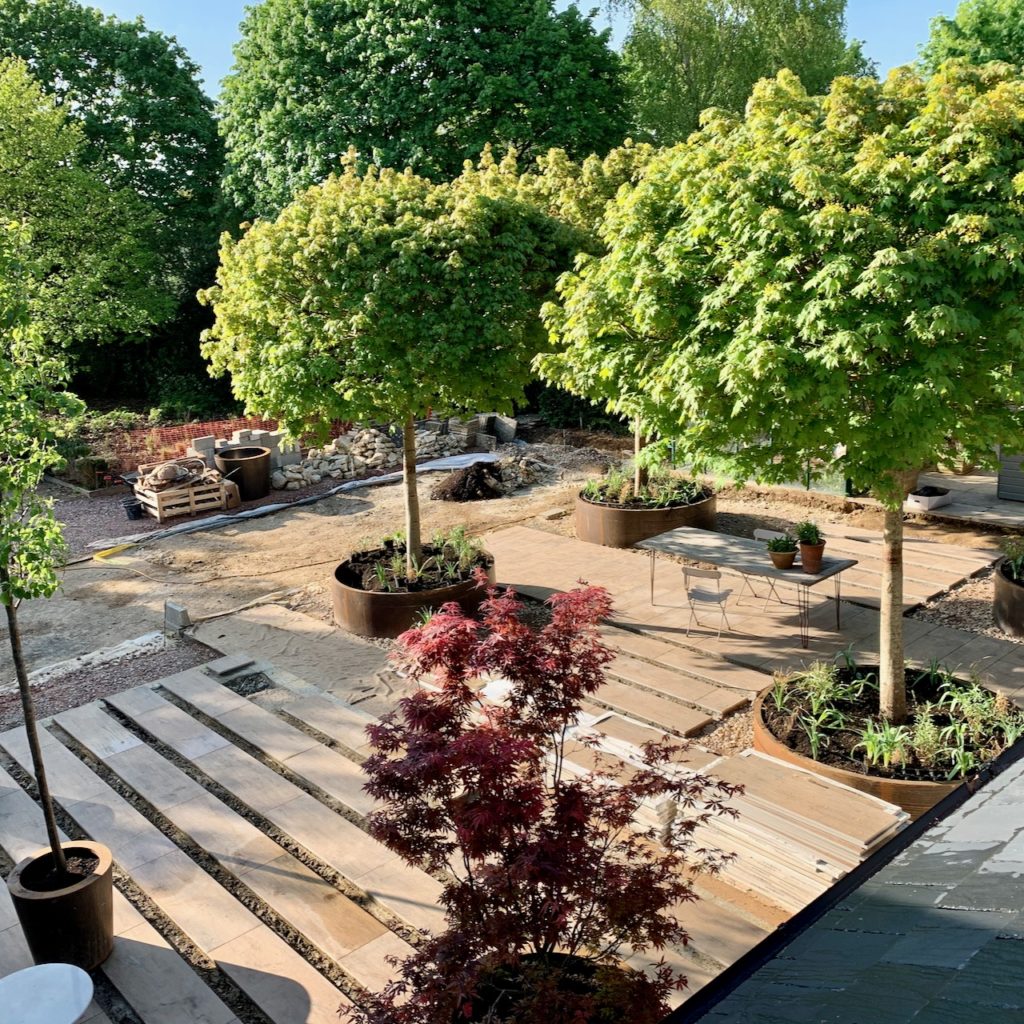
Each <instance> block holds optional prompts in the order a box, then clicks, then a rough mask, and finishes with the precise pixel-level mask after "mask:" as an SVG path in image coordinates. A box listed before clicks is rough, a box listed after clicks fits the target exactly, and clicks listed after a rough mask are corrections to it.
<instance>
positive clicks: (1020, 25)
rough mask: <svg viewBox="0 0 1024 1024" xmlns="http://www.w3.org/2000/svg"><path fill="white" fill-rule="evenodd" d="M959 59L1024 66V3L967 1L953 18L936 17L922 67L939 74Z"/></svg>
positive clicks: (990, 0)
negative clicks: (948, 62)
mask: <svg viewBox="0 0 1024 1024" xmlns="http://www.w3.org/2000/svg"><path fill="white" fill-rule="evenodd" d="M957 57H960V58H963V59H965V60H969V61H970V62H971V63H972V64H987V63H988V62H989V61H991V60H1001V61H1006V62H1007V63H1008V64H1016V65H1018V66H1020V65H1022V64H1024V0H966V2H964V3H962V4H960V6H959V7H958V8H957V10H956V14H955V15H954V16H953V17H952V18H944V17H938V18H933V19H932V24H931V35H930V36H929V38H928V42H927V43H925V45H924V46H923V47H922V48H921V63H922V65H923V66H924V67H925V68H926V69H927V70H928V71H936V70H937V69H938V68H939V66H940V65H941V64H942V63H943V62H944V61H947V60H950V59H952V58H957Z"/></svg>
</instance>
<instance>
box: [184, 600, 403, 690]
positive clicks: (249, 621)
mask: <svg viewBox="0 0 1024 1024" xmlns="http://www.w3.org/2000/svg"><path fill="white" fill-rule="evenodd" d="M193 635H194V636H195V638H196V639H197V640H199V641H201V642H202V643H205V644H208V645H209V646H211V647H213V648H214V649H215V650H218V651H223V652H224V653H225V654H245V655H247V656H249V657H252V658H256V659H259V660H263V661H268V662H271V663H272V664H274V665H276V666H277V667H278V668H282V669H285V670H286V671H288V672H292V673H294V674H295V675H297V676H298V677H299V678H301V679H304V680H305V681H306V682H308V683H312V684H314V685H316V686H320V687H323V688H324V689H337V688H338V687H341V688H342V690H344V688H345V687H346V686H350V687H352V688H353V689H354V690H355V689H358V688H359V687H360V685H361V684H363V683H364V682H365V681H367V680H369V679H372V678H373V677H374V675H375V674H376V673H377V672H379V671H381V669H383V668H385V667H386V665H387V652H386V651H384V650H382V649H381V648H380V647H377V646H375V645H374V644H370V643H367V642H366V641H364V640H360V639H359V638H358V637H354V636H352V635H351V634H348V633H343V632H342V631H341V630H339V629H337V628H335V627H334V626H331V625H328V624H327V623H325V622H323V621H321V620H320V619H314V618H312V617H311V616H309V615H303V614H302V613H301V612H296V611H292V610H290V609H288V608H284V607H282V606H280V605H259V606H257V607H255V608H248V609H246V610H245V611H241V612H237V613H236V614H234V615H227V616H224V617H222V618H219V619H214V620H212V621H210V622H205V623H200V625H198V626H197V627H196V628H195V630H194V634H193Z"/></svg>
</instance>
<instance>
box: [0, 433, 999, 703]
mask: <svg viewBox="0 0 1024 1024" xmlns="http://www.w3.org/2000/svg"><path fill="white" fill-rule="evenodd" d="M579 440H584V441H585V442H586V443H587V445H588V448H589V449H590V450H589V451H587V452H585V453H584V452H580V451H578V450H576V449H572V448H559V447H557V446H553V445H551V444H550V443H547V444H540V445H537V446H535V448H533V450H531V452H530V454H532V455H534V456H535V457H536V458H540V459H543V460H544V461H549V462H559V463H560V464H561V465H562V467H563V475H562V478H561V479H560V480H558V481H557V482H554V483H551V484H546V485H535V486H533V487H531V488H529V489H527V490H524V491H521V492H517V493H516V494H515V495H514V496H512V497H510V498H503V499H496V500H493V501H479V502H469V503H465V504H452V503H447V502H439V501H429V500H428V499H427V498H426V495H427V493H428V491H429V489H430V485H431V483H432V482H433V481H432V476H427V477H426V478H425V479H424V480H423V481H422V485H421V488H420V492H421V496H422V497H421V500H422V504H423V520H424V531H425V533H426V534H427V535H429V534H430V533H431V532H433V531H437V530H445V529H448V528H450V527H452V526H455V525H465V526H466V528H467V529H468V530H469V531H470V532H471V533H473V534H483V533H486V532H488V531H491V530H497V529H501V528H502V527H505V526H511V525H523V526H532V527H535V528H538V529H542V530H549V531H551V532H555V533H560V534H564V535H567V536H571V535H572V534H573V521H572V516H571V510H572V506H573V499H574V496H575V493H576V491H577V490H578V488H579V486H580V482H581V481H582V480H583V479H585V478H586V477H587V476H588V475H590V472H591V471H592V470H591V467H592V466H594V465H595V463H596V464H599V463H600V462H601V461H603V460H604V459H606V458H607V456H606V455H605V456H604V457H603V458H602V456H601V453H600V452H595V451H594V449H593V447H592V446H594V445H595V444H599V443H600V436H597V435H587V437H586V438H580V439H579ZM616 440H617V441H620V442H621V440H622V439H616ZM627 440H628V439H627ZM85 500H86V501H88V500H89V499H85ZM65 508H66V506H63V505H58V515H61V514H62V513H63V512H64V511H65ZM718 508H719V529H721V530H722V531H724V532H728V533H733V534H738V535H745V536H750V535H751V534H752V532H753V530H754V529H755V528H756V527H769V528H772V527H781V528H784V527H786V526H789V525H792V524H793V523H794V522H796V521H798V520H800V519H804V518H808V517H811V518H814V519H815V520H816V521H817V522H819V523H820V524H822V525H823V526H824V527H825V529H826V533H827V528H828V524H830V523H843V524H848V525H853V526H861V527H867V528H876V529H877V528H879V527H880V525H881V521H880V514H879V513H878V512H877V511H876V510H873V509H870V508H863V507H861V506H859V505H857V504H856V503H855V502H849V501H846V500H845V499H842V498H831V497H828V496H824V495H819V494H813V493H809V494H802V493H794V492H784V493H782V492H777V491H770V490H765V489H759V488H743V489H727V490H725V491H722V492H720V494H719V502H718ZM118 512H119V513H120V509H118ZM121 522H122V523H123V525H124V526H128V525H129V524H128V523H126V522H124V521H123V518H122V520H121ZM403 522H404V513H403V504H402V488H401V486H400V485H397V484H396V485H386V486H380V487H367V488H361V489H359V490H356V491H353V492H349V493H347V494H345V495H337V496H334V497H332V498H327V499H325V500H323V501H322V502H320V503H318V504H315V505H311V506H306V507H303V508H299V509H295V510H293V511H291V510H290V511H284V512H280V513H278V514H276V515H272V516H269V517H267V518H265V519H260V520H251V521H248V522H245V521H243V522H240V523H238V524H237V525H233V526H230V527H227V528H222V529H217V530H211V531H209V532H202V533H195V534H190V535H186V536H181V537H175V538H166V539H163V540H156V541H152V542H148V543H145V544H143V545H141V546H138V547H135V548H131V549H129V550H128V551H125V552H123V553H122V554H120V555H117V556H115V557H113V558H110V559H108V560H105V561H100V560H95V559H94V560H92V561H88V562H84V563H80V564H75V565H69V567H68V568H67V569H66V570H65V574H64V586H63V588H62V590H61V591H60V592H59V593H58V594H57V595H56V596H55V597H53V598H52V599H50V600H48V601H35V602H30V603H26V604H25V605H24V606H23V607H22V610H21V620H22V624H23V629H24V638H23V642H24V646H25V651H26V656H27V659H28V662H29V666H30V668H31V669H37V668H40V667H42V666H44V665H51V664H53V663H55V662H60V661H63V660H65V659H68V658H71V657H75V656H78V655H81V654H84V653H87V652H89V651H93V650H96V649H97V648H100V647H107V646H112V645H114V644H116V643H119V642H120V641H122V640H125V639H127V638H131V637H136V636H139V635H141V634H143V633H146V632H149V631H151V630H154V629H159V628H161V625H162V622H163V605H164V601H165V600H173V601H176V602H178V603H181V604H183V605H185V606H186V607H187V608H188V609H189V612H190V613H191V615H192V617H193V619H194V620H198V619H199V618H201V617H204V616H212V615H218V614H223V613H225V612H228V611H231V610H234V609H237V608H239V607H240V606H243V605H247V604H249V603H252V602H257V601H261V600H267V601H278V602H280V603H285V604H287V605H288V606H289V607H291V608H294V609H296V610H300V611H302V612H304V613H306V614H308V615H313V616H315V617H318V618H320V619H322V620H324V621H330V604H329V596H328V586H327V583H328V579H329V575H330V573H331V571H332V569H333V567H334V565H336V564H337V563H338V562H339V561H341V560H342V558H343V557H344V556H345V555H346V554H347V553H348V552H349V551H351V550H357V549H359V548H360V547H368V546H372V545H374V544H375V543H376V542H377V541H378V540H379V538H380V537H382V536H384V535H386V534H388V533H390V532H393V531H395V530H396V529H401V528H402V526H403ZM130 525H131V526H133V527H134V526H136V525H137V524H134V523H133V524H130ZM83 528H84V527H83ZM908 531H909V532H912V533H915V534H919V535H923V536H926V537H929V538H931V539H935V540H938V541H941V542H949V543H958V544H966V545H972V544H991V542H992V539H993V536H992V533H990V532H986V531H983V530H975V529H964V528H959V527H955V526H950V525H948V524H941V523H938V522H927V521H915V522H910V523H908ZM990 599H991V583H990V581H988V580H984V579H980V580H974V581H971V582H970V583H969V584H968V585H966V586H965V587H963V588H961V589H960V590H958V591H954V592H951V593H950V594H949V595H946V596H944V597H943V598H941V599H939V600H938V601H936V602H933V603H932V605H931V606H929V607H928V608H927V609H922V610H920V611H919V612H918V613H917V614H918V615H921V616H923V617H928V618H933V619H934V618H935V617H936V616H945V618H941V619H939V620H938V621H944V622H947V623H948V624H950V625H957V626H959V627H960V628H964V629H971V630H974V631H977V632H986V631H987V630H988V629H989V627H990V610H989V609H990ZM6 647H7V644H6V637H5V635H4V634H3V632H2V631H0V680H2V681H7V680H9V679H11V678H12V676H13V669H12V667H11V664H10V661H9V658H8V657H7V655H6ZM199 660H205V659H202V658H200V659H199ZM174 670H175V669H173V668H172V669H170V670H169V671H174ZM95 671H98V672H105V673H106V675H107V676H108V677H109V676H111V675H121V676H123V678H124V679H125V682H124V685H126V686H131V685H136V684H137V683H138V682H139V681H141V680H140V679H139V678H138V677H137V676H136V675H135V674H134V670H132V672H121V671H120V670H116V669H104V670H95ZM163 674H166V673H163ZM82 683H83V685H82V687H81V689H76V687H75V686H74V685H69V686H67V687H62V690H63V691H64V692H65V693H66V695H67V696H66V700H67V701H70V703H69V704H68V705H67V706H73V705H75V704H80V703H84V702H85V701H86V700H89V699H93V697H94V696H97V695H99V694H98V691H97V692H94V689H93V688H92V684H90V683H88V681H87V680H83V681H82ZM86 684H88V685H86ZM47 685H48V687H57V686H58V685H59V681H54V682H53V683H51V684H47ZM108 692H109V691H108ZM57 703H58V704H59V703H60V702H59V701H58V702H57ZM53 710H59V707H56V706H55V707H54V708H53V709H52V710H47V711H45V712H43V713H53ZM2 713H3V710H2V709H0V715H2Z"/></svg>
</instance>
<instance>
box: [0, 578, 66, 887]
mask: <svg viewBox="0 0 1024 1024" xmlns="http://www.w3.org/2000/svg"><path fill="white" fill-rule="evenodd" d="M0 583H2V584H3V589H4V590H6V591H7V593H8V595H10V586H9V583H10V576H9V575H8V573H7V570H6V569H4V570H3V571H2V572H0ZM4 609H5V610H6V612H7V629H8V632H9V633H10V640H11V657H12V658H13V659H14V674H15V676H16V677H17V680H18V692H19V694H20V695H21V710H22V713H23V714H24V716H25V732H26V733H27V735H28V749H29V752H30V753H31V755H32V771H33V773H34V774H35V777H36V787H37V789H38V790H39V800H40V802H41V803H42V805H43V819H44V821H45V822H46V838H47V840H48V841H49V843H50V851H51V852H52V853H53V866H54V868H55V870H57V871H58V872H60V873H61V874H62V875H64V874H67V870H68V865H67V860H66V859H65V857H64V851H63V849H61V845H60V833H59V832H58V831H57V817H56V815H55V814H54V811H53V798H52V797H51V796H50V785H49V783H48V782H47V781H46V769H45V768H44V767H43V752H42V749H41V748H40V746H39V727H38V726H37V724H36V708H35V704H34V703H33V701H32V691H31V689H30V688H29V685H28V671H27V670H26V668H25V656H24V654H23V652H22V649H21V632H20V631H19V629H18V610H17V608H16V607H15V605H14V598H13V597H10V603H9V604H5V605H4Z"/></svg>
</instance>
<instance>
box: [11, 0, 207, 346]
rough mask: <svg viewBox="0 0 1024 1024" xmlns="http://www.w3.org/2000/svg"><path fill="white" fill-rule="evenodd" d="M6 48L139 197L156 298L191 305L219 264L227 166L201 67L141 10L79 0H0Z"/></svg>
mask: <svg viewBox="0 0 1024 1024" xmlns="http://www.w3.org/2000/svg"><path fill="white" fill-rule="evenodd" d="M8 55H9V56H14V57H18V58H20V59H22V60H24V61H25V62H26V63H27V64H28V66H29V68H30V70H31V73H32V75H33V76H34V77H35V78H36V80H37V81H38V82H39V84H40V85H41V86H42V88H43V89H45V90H46V91H47V92H48V93H49V94H51V95H52V96H53V97H54V99H55V100H56V103H57V106H59V107H60V109H61V110H63V112H64V113H65V115H66V116H67V117H68V118H69V119H70V120H73V121H75V122H77V123H78V124H79V125H80V126H81V128H82V133H83V138H84V142H83V144H82V146H81V151H80V153H79V160H80V162H81V163H82V164H83V165H84V166H87V167H89V168H91V169H92V170H93V171H94V172H95V173H96V174H97V175H99V177H100V178H102V179H103V181H105V182H106V183H107V184H108V185H109V186H111V187H112V188H114V189H131V190H132V191H133V192H135V193H136V195H137V196H138V197H139V198H140V199H141V200H143V201H144V203H145V206H146V208H147V210H148V211H149V219H150V224H149V228H148V232H147V236H148V243H147V244H148V247H149V248H150V249H151V250H152V252H153V254H154V256H155V257H156V258H157V259H158V260H159V261H160V271H159V277H158V278H157V279H156V280H155V281H154V282H153V285H154V287H155V288H156V289H157V291H158V294H159V295H160V297H161V298H163V299H164V300H166V301H167V302H169V303H171V304H173V306H175V307H177V306H179V305H181V304H182V303H190V304H194V294H195V291H196V289H197V288H199V287H200V286H202V285H204V284H207V283H208V281H209V276H210V274H212V271H213V268H214V266H215V265H216V258H217V237H218V235H219V234H220V228H221V224H220V221H219V214H218V208H219V203H220V175H221V171H222V166H223V153H222V145H221V142H220V138H219V135H218V132H217V126H216V122H215V120H214V116H213V103H212V101H211V100H210V99H209V98H208V97H206V96H205V95H204V94H203V91H202V88H201V86H200V84H199V81H198V76H199V74H200V71H199V68H198V67H197V66H196V64H194V63H193V62H192V61H191V60H190V59H189V57H188V55H187V54H186V53H185V51H184V50H183V49H182V48H181V47H180V46H179V45H178V43H177V42H175V40H174V39H172V38H169V37H167V36H165V35H163V34H161V33H160V32H154V31H151V30H149V29H147V28H146V27H145V25H144V24H143V22H142V19H141V18H138V19H136V20H135V21H122V20H120V19H118V18H115V17H111V16H108V15H105V14H103V13H102V12H101V11H99V10H96V9H95V8H93V7H83V6H82V5H81V4H79V3H77V2H76V0H0V57H3V56H8ZM132 331H133V327H132V326H131V324H129V325H127V327H126V332H127V333H129V334H130V333H131V332H132Z"/></svg>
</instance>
